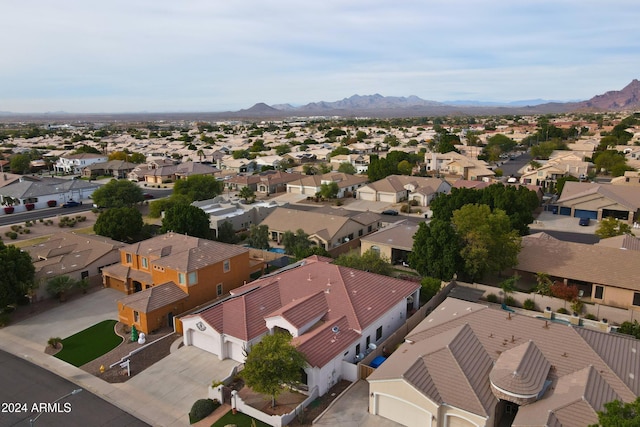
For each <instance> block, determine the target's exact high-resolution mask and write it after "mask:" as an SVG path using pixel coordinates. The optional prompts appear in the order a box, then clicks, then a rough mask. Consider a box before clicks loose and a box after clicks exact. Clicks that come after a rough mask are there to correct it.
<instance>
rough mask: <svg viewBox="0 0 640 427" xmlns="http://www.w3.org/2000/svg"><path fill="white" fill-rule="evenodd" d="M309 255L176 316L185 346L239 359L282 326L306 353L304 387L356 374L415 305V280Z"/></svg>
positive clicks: (351, 378) (324, 386)
mask: <svg viewBox="0 0 640 427" xmlns="http://www.w3.org/2000/svg"><path fill="white" fill-rule="evenodd" d="M330 261H331V260H330V259H326V258H322V257H316V256H313V257H310V258H306V259H304V260H303V261H301V262H298V263H297V264H295V265H292V266H289V267H286V268H285V269H283V270H280V271H277V272H274V273H273V274H270V275H269V276H267V277H263V278H261V279H259V280H256V281H254V282H251V283H248V284H247V285H245V286H242V287H240V288H237V289H235V290H233V291H232V293H231V297H230V298H228V299H226V300H224V301H222V302H220V303H218V304H216V305H214V306H213V307H211V308H209V309H207V310H205V311H202V312H200V313H198V314H193V315H188V316H185V317H183V318H182V319H181V321H182V325H183V328H184V343H185V345H194V346H196V347H199V348H202V349H204V350H207V351H209V352H211V353H213V354H215V355H216V356H218V358H220V359H221V360H224V359H227V358H230V359H233V360H235V361H238V362H240V363H242V362H244V360H245V354H246V352H250V351H251V347H252V346H253V345H254V344H256V343H257V342H259V341H260V340H261V339H262V337H263V336H265V335H267V334H273V333H275V332H276V331H287V332H289V333H290V334H291V335H292V336H293V344H294V345H295V346H296V347H297V348H298V350H300V351H301V352H302V353H303V354H304V355H305V357H306V360H307V367H306V368H305V369H304V372H303V373H301V382H302V384H303V387H302V388H303V389H307V390H309V391H311V390H313V389H314V388H317V389H318V392H319V395H323V394H325V393H326V392H327V390H329V389H330V388H331V387H332V386H333V385H334V384H335V383H337V382H338V381H339V380H341V379H346V380H349V381H355V380H356V379H357V378H358V370H357V362H358V361H360V360H361V359H362V358H363V357H364V355H365V354H367V353H368V352H369V351H370V350H371V349H373V348H375V346H376V345H377V344H379V343H381V342H383V341H384V340H385V338H387V337H388V336H389V335H390V334H392V333H393V332H395V331H396V330H397V329H398V328H399V327H400V326H401V325H402V324H403V323H404V321H405V320H406V318H407V315H408V314H409V313H411V312H412V311H413V310H414V309H417V307H418V305H417V304H418V301H419V292H420V285H419V284H417V283H414V282H408V281H404V280H399V279H394V278H391V277H386V276H379V275H377V274H373V273H368V272H365V271H361V270H355V269H351V268H347V267H340V266H337V265H333V264H330Z"/></svg>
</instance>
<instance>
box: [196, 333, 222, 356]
mask: <svg viewBox="0 0 640 427" xmlns="http://www.w3.org/2000/svg"><path fill="white" fill-rule="evenodd" d="M188 333H189V334H191V345H193V346H194V347H198V348H201V349H202V350H206V351H208V352H209V353H213V354H215V355H216V356H218V357H219V356H220V355H219V354H218V348H219V347H220V346H219V345H218V339H217V337H214V336H211V335H209V334H206V333H204V332H200V331H198V330H195V329H189V332H188Z"/></svg>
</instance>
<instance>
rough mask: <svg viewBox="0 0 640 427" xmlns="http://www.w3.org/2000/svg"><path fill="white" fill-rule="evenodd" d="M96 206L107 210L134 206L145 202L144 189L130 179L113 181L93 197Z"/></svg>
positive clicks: (95, 192)
mask: <svg viewBox="0 0 640 427" xmlns="http://www.w3.org/2000/svg"><path fill="white" fill-rule="evenodd" d="M91 197H92V198H93V201H94V203H95V204H96V205H98V206H102V207H105V208H119V207H124V206H133V205H134V204H136V203H140V202H142V201H143V200H144V196H143V195H142V189H140V187H138V186H137V185H136V184H134V183H133V182H131V181H129V180H128V179H112V180H111V181H109V182H108V183H107V184H105V185H103V186H102V187H100V188H98V189H97V190H96V191H94V192H93V194H92V195H91Z"/></svg>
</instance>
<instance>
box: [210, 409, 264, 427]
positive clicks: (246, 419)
mask: <svg viewBox="0 0 640 427" xmlns="http://www.w3.org/2000/svg"><path fill="white" fill-rule="evenodd" d="M252 420H253V418H251V417H250V416H248V415H245V414H243V413H242V412H238V413H236V414H235V415H233V413H232V412H231V411H229V412H227V413H226V414H224V415H223V416H222V418H220V419H219V420H218V421H216V422H215V423H213V424H211V427H224V426H226V425H227V424H235V425H236V426H238V427H251V421H252ZM255 421H256V424H255V425H256V427H269V424H265V423H263V422H262V421H258V420H255Z"/></svg>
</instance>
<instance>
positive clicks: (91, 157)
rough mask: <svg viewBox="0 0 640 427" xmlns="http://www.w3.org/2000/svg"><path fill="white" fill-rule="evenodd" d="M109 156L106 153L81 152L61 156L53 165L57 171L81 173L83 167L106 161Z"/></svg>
mask: <svg viewBox="0 0 640 427" xmlns="http://www.w3.org/2000/svg"><path fill="white" fill-rule="evenodd" d="M108 160H109V158H108V157H107V156H105V155H104V154H93V153H80V154H69V155H66V156H61V157H60V158H59V159H58V161H57V162H56V163H55V165H54V166H53V168H54V170H55V171H56V172H57V173H63V174H80V173H82V169H84V168H86V167H87V166H90V165H92V164H94V163H104V162H106V161H108Z"/></svg>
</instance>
